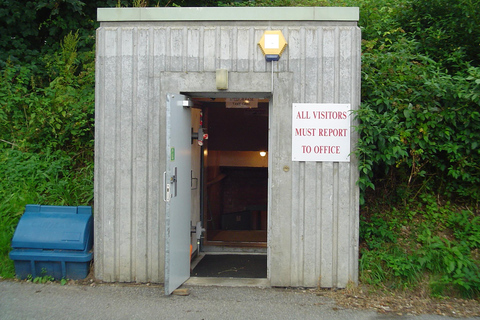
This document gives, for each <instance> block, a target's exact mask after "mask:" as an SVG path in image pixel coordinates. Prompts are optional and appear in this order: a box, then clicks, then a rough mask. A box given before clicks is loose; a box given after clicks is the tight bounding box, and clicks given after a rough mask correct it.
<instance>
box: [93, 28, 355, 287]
mask: <svg viewBox="0 0 480 320" xmlns="http://www.w3.org/2000/svg"><path fill="white" fill-rule="evenodd" d="M270 29H280V30H282V32H283V34H284V36H285V38H286V40H287V43H288V46H287V49H286V50H285V52H284V53H283V55H282V58H281V59H280V61H278V62H274V63H273V64H272V63H267V62H265V60H264V57H263V54H262V52H261V50H260V49H259V48H258V46H257V43H258V41H259V40H260V38H261V36H262V34H263V32H264V31H265V30H270ZM360 40H361V35H360V30H359V28H358V27H357V26H356V23H355V22H321V21H320V22H319V21H295V22H294V21H275V22H268V21H242V22H194V21H193V22H102V23H101V27H100V28H99V29H98V31H97V69H96V70H97V71H96V72H97V80H96V136H95V155H96V159H95V275H96V277H97V278H99V279H102V280H105V281H137V282H144V281H152V282H163V280H164V263H163V258H164V244H165V241H164V237H165V230H164V229H165V225H164V215H165V204H164V202H163V198H162V197H163V194H162V180H161V178H162V174H163V171H164V168H165V157H166V154H165V132H164V127H165V93H166V92H168V91H171V90H174V91H173V92H179V91H188V92H195V91H196V92H201V91H205V92H213V91H217V90H216V88H215V70H216V69H217V68H224V69H228V70H229V72H230V79H229V83H230V88H229V90H228V91H227V93H228V92H241V91H243V92H256V91H259V92H267V91H268V92H272V87H273V93H272V97H271V103H270V133H269V162H270V163H269V173H270V174H269V177H270V182H269V183H270V194H269V213H268V214H269V227H268V263H269V279H270V281H271V284H272V285H274V286H317V285H320V286H322V287H344V286H345V285H346V284H347V282H348V281H349V280H351V281H354V282H356V281H357V273H358V188H357V186H356V184H355V182H356V180H357V178H358V172H357V161H356V159H355V157H351V162H350V163H331V162H318V163H316V162H292V161H291V126H292V119H291V117H292V103H350V104H351V105H352V107H353V108H354V109H356V108H357V107H358V105H359V103H360V101H359V97H360ZM272 67H273V68H274V69H273V72H274V75H273V77H272V75H271V72H272V69H271V68H272ZM272 78H273V85H272V82H271V81H272V80H271V79H272ZM351 139H352V150H353V148H354V145H355V142H356V141H357V136H356V134H355V133H353V134H352V135H351Z"/></svg>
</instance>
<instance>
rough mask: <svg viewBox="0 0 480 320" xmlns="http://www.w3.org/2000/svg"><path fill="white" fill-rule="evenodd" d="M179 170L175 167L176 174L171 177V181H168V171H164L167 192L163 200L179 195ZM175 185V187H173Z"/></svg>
mask: <svg viewBox="0 0 480 320" xmlns="http://www.w3.org/2000/svg"><path fill="white" fill-rule="evenodd" d="M177 174H178V170H177V167H175V168H174V175H173V176H171V177H170V181H168V183H167V172H166V171H164V172H163V185H164V186H165V193H164V195H163V201H165V202H169V201H170V200H171V199H172V198H174V197H176V196H177V195H178V176H177ZM172 187H173V189H172Z"/></svg>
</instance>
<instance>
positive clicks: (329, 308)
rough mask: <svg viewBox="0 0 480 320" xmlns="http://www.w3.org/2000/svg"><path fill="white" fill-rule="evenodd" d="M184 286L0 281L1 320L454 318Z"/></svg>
mask: <svg viewBox="0 0 480 320" xmlns="http://www.w3.org/2000/svg"><path fill="white" fill-rule="evenodd" d="M184 288H185V287H184ZM186 288H188V289H189V292H190V295H188V296H165V295H164V294H163V287H161V286H146V285H142V286H140V285H136V286H125V285H118V284H113V285H112V284H103V285H96V286H94V287H93V286H84V285H65V286H61V285H59V284H34V283H27V282H15V281H0V319H2V320H6V319H39V320H40V319H116V320H118V319H198V320H199V319H302V320H303V319H332V320H335V319H348V320H354V319H415V320H433V319H435V320H437V319H438V320H447V319H453V318H448V317H441V316H433V315H425V316H394V315H381V314H377V313H376V312H374V311H357V310H349V309H342V308H340V307H338V306H336V305H335V303H334V302H333V301H332V300H330V299H328V298H326V297H322V296H317V295H316V294H315V293H313V292H311V291H308V290H293V289H278V288H249V287H202V286H193V287H186ZM477 319H478V318H477Z"/></svg>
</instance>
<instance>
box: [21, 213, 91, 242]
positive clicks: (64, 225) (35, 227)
mask: <svg viewBox="0 0 480 320" xmlns="http://www.w3.org/2000/svg"><path fill="white" fill-rule="evenodd" d="M92 229H93V217H92V208H91V207H89V206H78V207H73V206H43V205H26V207H25V212H24V214H23V215H22V217H21V218H20V221H19V222H18V225H17V229H16V230H15V233H14V235H13V238H12V248H15V249H19V248H28V249H52V250H56V249H59V250H82V251H87V250H90V249H91V243H92V240H91V236H92Z"/></svg>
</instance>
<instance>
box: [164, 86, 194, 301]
mask: <svg viewBox="0 0 480 320" xmlns="http://www.w3.org/2000/svg"><path fill="white" fill-rule="evenodd" d="M191 104H192V102H191V101H190V100H188V99H187V98H186V97H185V96H183V95H180V94H167V128H166V129H167V150H166V151H167V165H166V170H167V171H166V172H165V173H164V188H165V189H164V200H165V202H166V220H165V224H166V234H165V294H167V295H169V294H171V293H172V292H173V291H174V290H175V289H177V288H178V287H179V286H181V285H182V284H183V283H184V282H185V281H186V280H187V279H188V278H189V277H190V230H191V228H190V218H191V191H190V178H191V176H190V170H191V113H190V107H191Z"/></svg>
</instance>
